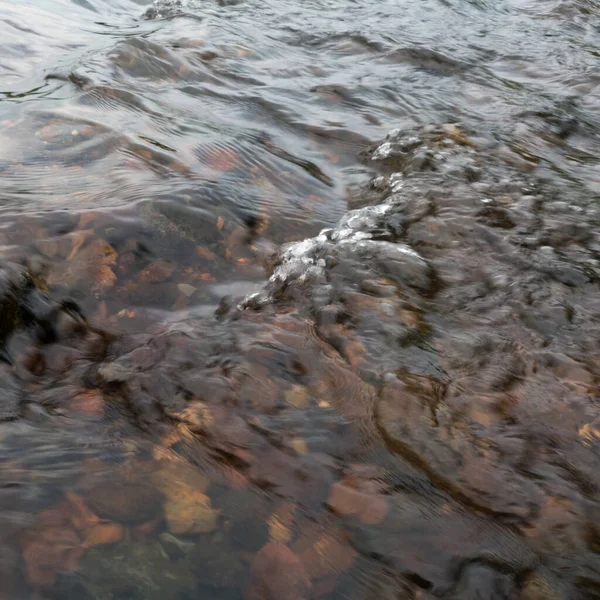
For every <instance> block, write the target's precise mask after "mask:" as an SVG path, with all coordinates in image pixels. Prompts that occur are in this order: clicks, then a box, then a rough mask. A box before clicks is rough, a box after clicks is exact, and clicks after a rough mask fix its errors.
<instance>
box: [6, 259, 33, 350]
mask: <svg viewBox="0 0 600 600" xmlns="http://www.w3.org/2000/svg"><path fill="white" fill-rule="evenodd" d="M31 285H32V282H31V278H30V276H29V274H28V273H27V270H26V269H25V268H24V267H21V266H20V265H16V264H13V263H6V264H3V265H2V266H0V345H1V344H3V343H4V341H5V340H6V338H7V337H8V336H9V335H10V334H11V333H12V332H13V331H14V330H15V329H16V328H17V327H18V326H19V324H20V321H21V317H22V311H23V303H24V300H25V294H26V292H27V290H28V289H29V288H30V287H31Z"/></svg>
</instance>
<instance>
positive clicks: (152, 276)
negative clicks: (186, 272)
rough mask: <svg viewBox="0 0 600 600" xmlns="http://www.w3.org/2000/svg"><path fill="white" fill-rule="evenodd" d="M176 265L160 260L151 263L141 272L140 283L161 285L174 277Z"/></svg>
mask: <svg viewBox="0 0 600 600" xmlns="http://www.w3.org/2000/svg"><path fill="white" fill-rule="evenodd" d="M174 270H175V265H174V264H173V263H172V262H171V261H170V260H165V259H162V258H159V259H158V260H155V261H154V262H151V263H150V264H149V265H148V266H147V267H146V268H145V269H143V270H142V271H141V272H140V281H143V282H144V283H160V282H161V281H166V280H167V279H169V277H171V275H173V271H174Z"/></svg>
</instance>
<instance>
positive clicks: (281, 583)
mask: <svg viewBox="0 0 600 600" xmlns="http://www.w3.org/2000/svg"><path fill="white" fill-rule="evenodd" d="M309 590H310V580H309V578H308V575H307V573H306V570H305V569H304V565H303V564H302V561H301V560H300V559H299V558H298V557H297V556H296V555H295V554H294V553H293V552H292V551H291V550H290V549H289V548H288V547H287V546H285V545H284V544H282V543H280V542H270V543H268V544H267V545H266V546H264V547H263V548H262V550H261V551H260V552H259V553H258V554H257V555H256V557H255V558H254V562H253V563H252V572H251V574H250V583H249V585H248V590H247V594H246V598H247V600H301V599H302V598H307V597H308V593H309Z"/></svg>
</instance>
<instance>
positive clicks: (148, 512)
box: [85, 476, 163, 524]
mask: <svg viewBox="0 0 600 600" xmlns="http://www.w3.org/2000/svg"><path fill="white" fill-rule="evenodd" d="M85 499H86V502H87V504H88V506H89V507H90V508H91V509H92V510H93V511H94V512H95V513H96V514H97V515H98V516H100V517H102V518H103V519H108V520H109V521H117V522H120V523H127V524H140V523H144V522H146V521H150V520H152V519H153V518H154V517H156V516H157V515H158V514H159V513H160V512H161V510H162V504H163V495H162V494H161V493H160V491H158V490H157V489H156V488H155V487H154V486H153V485H152V484H151V483H147V482H144V481H142V480H141V478H140V481H128V480H123V479H122V478H121V477H118V476H117V477H114V478H113V479H111V480H110V481H106V482H102V483H99V484H98V485H96V486H94V487H93V488H92V489H91V490H89V491H88V492H87V493H86V494H85Z"/></svg>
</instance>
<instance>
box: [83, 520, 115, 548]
mask: <svg viewBox="0 0 600 600" xmlns="http://www.w3.org/2000/svg"><path fill="white" fill-rule="evenodd" d="M124 533H125V529H124V528H123V526H122V525H119V524H118V523H99V524H98V525H95V526H94V527H92V528H91V529H90V531H89V532H88V534H87V536H86V538H85V540H84V541H83V547H84V548H92V547H93V546H104V545H106V544H114V543H115V542H118V541H120V540H122V539H123V535H124Z"/></svg>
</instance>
